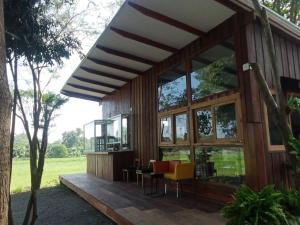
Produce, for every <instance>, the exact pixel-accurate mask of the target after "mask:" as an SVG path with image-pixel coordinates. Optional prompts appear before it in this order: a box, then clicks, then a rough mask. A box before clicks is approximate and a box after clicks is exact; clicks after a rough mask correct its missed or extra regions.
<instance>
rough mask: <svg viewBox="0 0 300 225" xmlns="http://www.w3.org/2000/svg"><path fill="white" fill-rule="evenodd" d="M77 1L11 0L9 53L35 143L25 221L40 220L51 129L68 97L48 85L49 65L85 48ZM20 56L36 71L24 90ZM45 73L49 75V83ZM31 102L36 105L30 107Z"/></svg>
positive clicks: (18, 95)
mask: <svg viewBox="0 0 300 225" xmlns="http://www.w3.org/2000/svg"><path fill="white" fill-rule="evenodd" d="M73 2H74V1H73V0H57V1H41V0H34V1H26V0H21V1H20V0H19V1H16V0H11V1H5V9H6V10H5V16H6V18H7V19H6V24H5V26H6V34H7V35H6V37H7V39H8V45H7V48H6V51H7V59H8V63H9V66H10V68H11V72H12V75H13V80H14V88H15V96H16V99H17V102H18V109H19V110H18V111H19V112H18V115H17V116H18V117H19V118H20V119H21V121H22V123H23V126H24V129H25V133H26V135H27V139H28V141H29V146H30V172H31V196H30V199H29V202H28V205H27V210H26V215H25V218H24V222H23V224H28V223H29V221H30V224H34V223H35V221H36V218H37V197H36V195H37V191H38V189H39V188H40V183H41V178H42V173H43V167H44V160H45V154H46V149H47V145H48V129H49V127H50V122H51V120H52V119H53V116H54V115H55V111H56V110H57V109H58V108H59V107H61V106H62V105H63V104H64V103H65V102H66V99H64V98H62V97H61V96H59V95H56V94H54V93H51V92H46V91H45V90H46V87H47V85H48V84H49V83H50V82H51V80H52V79H53V76H51V73H50V76H48V78H46V74H49V73H45V72H44V71H45V70H46V69H48V68H53V67H54V66H60V65H62V63H63V59H64V58H69V56H70V55H71V54H72V52H73V50H78V49H80V42H79V40H78V38H76V35H74V29H73V28H74V27H72V26H71V25H72V21H73V20H74V18H75V17H76V15H74V14H70V10H69V9H70V8H71V6H72V5H73ZM20 61H21V62H22V63H23V65H24V66H26V67H27V68H28V69H29V71H30V75H31V82H30V85H31V86H32V89H30V90H25V91H24V90H19V87H18V69H17V67H18V64H19V62H20ZM45 79H48V80H47V81H46V82H45V84H44V85H43V81H45ZM28 103H29V104H28ZM26 105H30V107H27V108H26ZM39 134H40V135H41V139H39V138H38V137H39Z"/></svg>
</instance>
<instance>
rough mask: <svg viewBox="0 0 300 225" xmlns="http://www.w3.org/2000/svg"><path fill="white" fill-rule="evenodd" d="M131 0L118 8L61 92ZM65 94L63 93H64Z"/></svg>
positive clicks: (126, 0)
mask: <svg viewBox="0 0 300 225" xmlns="http://www.w3.org/2000/svg"><path fill="white" fill-rule="evenodd" d="M128 1H129V0H125V1H124V3H123V5H122V6H121V7H120V8H119V9H118V11H117V12H116V14H115V15H114V17H113V18H112V20H111V21H110V22H109V24H108V25H107V26H106V27H105V29H104V30H103V31H102V32H101V34H100V35H99V37H98V38H97V40H96V41H95V43H94V44H93V46H92V47H91V48H90V50H89V51H88V52H87V53H86V55H85V57H84V59H82V60H81V62H80V63H79V65H78V66H77V67H76V69H75V70H74V71H73V72H72V74H71V76H70V77H69V78H68V80H67V81H66V83H65V84H64V86H63V87H62V89H61V90H60V93H62V91H63V90H64V88H65V86H66V85H67V83H68V81H69V80H70V78H71V77H72V76H73V74H74V73H75V72H76V71H77V70H78V69H80V66H81V65H82V64H83V62H84V61H85V60H86V59H87V56H88V55H89V54H90V53H91V52H92V51H93V49H95V48H96V45H97V43H98V42H99V40H100V38H101V36H102V34H103V33H104V32H105V31H107V30H108V29H109V26H110V25H111V24H112V23H113V21H114V20H116V18H117V16H118V14H120V12H121V10H122V9H123V8H124V7H125V6H126V4H127V2H128ZM62 94H63V93H62Z"/></svg>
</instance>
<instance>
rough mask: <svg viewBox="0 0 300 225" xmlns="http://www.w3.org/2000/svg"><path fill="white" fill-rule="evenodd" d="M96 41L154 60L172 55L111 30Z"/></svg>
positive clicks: (160, 59) (157, 60)
mask: <svg viewBox="0 0 300 225" xmlns="http://www.w3.org/2000/svg"><path fill="white" fill-rule="evenodd" d="M98 43H99V44H101V45H103V46H106V47H109V48H113V49H116V50H119V51H123V52H127V53H129V54H132V55H136V56H140V57H144V58H146V59H150V60H153V61H156V62H160V61H162V60H164V59H166V58H167V57H169V56H171V55H172V53H170V52H167V51H164V50H161V49H158V48H155V47H152V46H150V45H146V44H143V43H141V42H137V41H134V40H131V39H128V38H125V37H123V36H121V35H119V34H117V33H115V32H113V31H111V30H106V31H105V33H104V34H103V36H102V37H101V39H100V40H99V41H98Z"/></svg>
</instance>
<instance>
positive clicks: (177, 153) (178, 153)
mask: <svg viewBox="0 0 300 225" xmlns="http://www.w3.org/2000/svg"><path fill="white" fill-rule="evenodd" d="M159 155H160V156H159V159H160V160H161V161H170V160H179V161H183V162H190V161H191V151H190V149H189V148H188V147H173V148H160V150H159Z"/></svg>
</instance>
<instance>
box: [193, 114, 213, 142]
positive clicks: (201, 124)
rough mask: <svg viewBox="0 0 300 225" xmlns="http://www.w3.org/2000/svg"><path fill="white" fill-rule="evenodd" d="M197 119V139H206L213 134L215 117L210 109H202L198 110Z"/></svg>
mask: <svg viewBox="0 0 300 225" xmlns="http://www.w3.org/2000/svg"><path fill="white" fill-rule="evenodd" d="M196 117H197V118H196V119H197V139H198V141H200V140H205V139H210V138H212V136H213V119H212V112H211V110H210V109H201V110H199V111H197V112H196Z"/></svg>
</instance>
